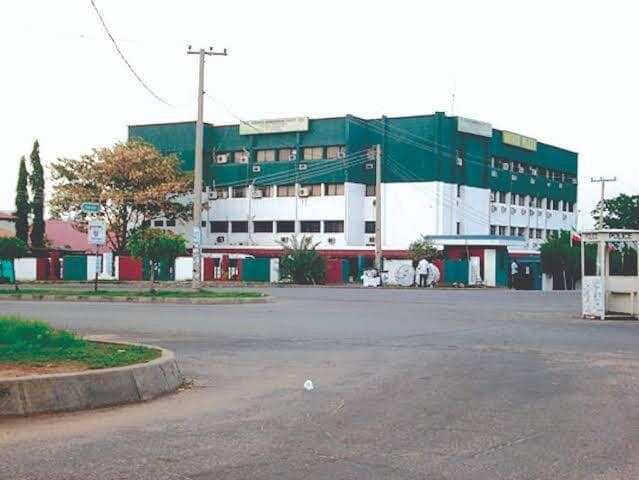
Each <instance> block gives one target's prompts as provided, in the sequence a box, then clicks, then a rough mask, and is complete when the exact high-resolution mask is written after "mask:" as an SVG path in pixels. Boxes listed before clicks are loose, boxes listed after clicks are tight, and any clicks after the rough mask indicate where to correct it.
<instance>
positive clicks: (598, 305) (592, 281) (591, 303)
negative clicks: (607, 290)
mask: <svg viewBox="0 0 639 480" xmlns="http://www.w3.org/2000/svg"><path fill="white" fill-rule="evenodd" d="M581 312H582V315H583V316H584V317H597V318H601V319H603V318H604V317H605V315H606V307H605V304H604V283H603V279H602V278H601V277H586V276H584V277H583V278H582V280H581Z"/></svg>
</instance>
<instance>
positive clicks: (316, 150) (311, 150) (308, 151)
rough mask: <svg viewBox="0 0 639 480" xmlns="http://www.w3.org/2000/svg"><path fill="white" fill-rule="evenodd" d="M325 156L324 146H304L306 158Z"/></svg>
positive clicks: (317, 158) (319, 158)
mask: <svg viewBox="0 0 639 480" xmlns="http://www.w3.org/2000/svg"><path fill="white" fill-rule="evenodd" d="M322 158H324V147H306V148H304V160H321V159H322Z"/></svg>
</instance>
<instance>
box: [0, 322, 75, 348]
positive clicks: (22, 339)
mask: <svg viewBox="0 0 639 480" xmlns="http://www.w3.org/2000/svg"><path fill="white" fill-rule="evenodd" d="M85 343H86V342H85V341H84V340H82V339H81V338H79V337H78V336H77V335H75V334H74V333H71V332H67V331H65V330H56V329H54V328H52V327H50V326H49V325H47V324H46V323H44V322H40V321H37V320H25V319H22V318H19V317H12V316H8V317H0V345H6V346H15V347H20V348H33V349H40V348H69V347H75V346H80V345H84V344H85Z"/></svg>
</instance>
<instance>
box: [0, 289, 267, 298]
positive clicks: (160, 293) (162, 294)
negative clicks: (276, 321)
mask: <svg viewBox="0 0 639 480" xmlns="http://www.w3.org/2000/svg"><path fill="white" fill-rule="evenodd" d="M0 295H6V296H16V295H68V296H78V297H125V298H130V297H136V298H137V297H143V298H152V297H156V298H261V297H263V296H264V294H263V293H261V292H238V291H232V290H231V291H208V290H202V291H199V292H190V291H188V290H157V291H155V292H154V293H151V292H150V291H148V290H98V291H97V292H94V291H93V290H89V289H86V290H78V289H66V288H20V290H19V291H18V292H16V291H15V290H10V289H0Z"/></svg>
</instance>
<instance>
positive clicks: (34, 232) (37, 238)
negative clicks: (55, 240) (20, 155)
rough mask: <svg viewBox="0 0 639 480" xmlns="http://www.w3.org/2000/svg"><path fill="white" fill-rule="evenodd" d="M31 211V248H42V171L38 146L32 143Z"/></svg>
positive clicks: (36, 142) (36, 143)
mask: <svg viewBox="0 0 639 480" xmlns="http://www.w3.org/2000/svg"><path fill="white" fill-rule="evenodd" d="M29 180H30V183H31V194H32V195H33V199H32V200H31V211H32V212H33V221H32V223H31V248H43V247H44V169H43V168H42V162H41V161H40V144H39V143H38V141H37V140H36V141H35V142H33V150H32V151H31V176H30V177H29Z"/></svg>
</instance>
